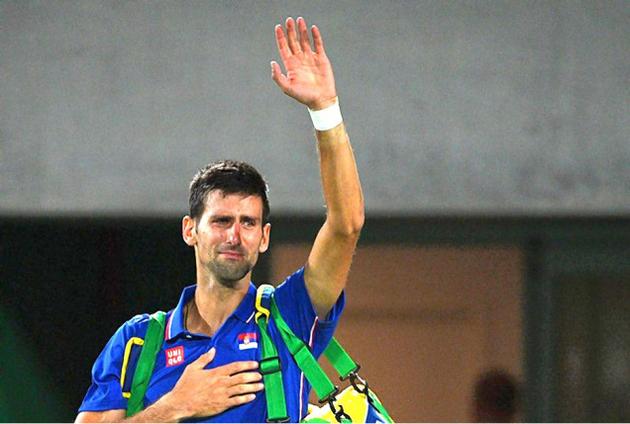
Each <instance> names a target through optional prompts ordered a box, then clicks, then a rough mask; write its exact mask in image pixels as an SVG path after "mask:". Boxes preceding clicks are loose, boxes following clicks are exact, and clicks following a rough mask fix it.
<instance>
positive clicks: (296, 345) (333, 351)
mask: <svg viewBox="0 0 630 424" xmlns="http://www.w3.org/2000/svg"><path fill="white" fill-rule="evenodd" d="M271 316H272V317H273V319H274V321H275V323H276V327H278V329H279V330H280V335H281V336H282V339H283V340H284V342H285V344H286V345H287V347H288V348H289V351H290V352H291V355H292V356H293V358H294V359H295V361H296V362H297V364H298V366H299V367H300V369H301V370H302V371H303V372H304V375H305V376H306V378H307V379H308V381H309V382H310V383H311V385H312V386H313V390H315V392H316V393H317V395H318V396H319V399H320V403H322V402H324V401H326V400H330V399H332V398H334V396H335V395H336V394H337V392H338V389H337V387H335V386H334V385H333V383H332V382H331V381H330V379H329V378H328V376H327V375H326V373H325V372H324V371H323V370H322V368H321V367H320V365H319V364H318V363H317V360H316V359H315V357H314V356H313V354H312V353H311V351H310V349H308V347H306V345H305V344H304V342H303V341H302V340H301V339H300V338H299V337H297V336H296V335H295V334H294V333H293V331H291V329H290V328H289V326H288V325H287V323H286V322H285V321H284V318H282V315H280V310H279V309H278V307H277V305H276V303H275V301H272V304H271ZM302 346H303V347H302ZM294 352H296V354H294ZM324 355H325V356H326V358H327V359H328V360H329V361H330V363H331V365H332V366H333V368H334V369H335V371H337V373H338V374H339V377H340V378H341V380H345V379H347V378H350V381H351V383H352V385H353V386H354V388H355V389H356V390H357V391H358V392H361V393H364V394H365V395H366V397H367V399H368V401H369V402H370V403H371V404H372V406H373V407H374V408H375V409H376V410H377V411H378V412H379V413H381V415H383V417H384V418H385V419H387V420H388V422H393V420H392V418H391V416H390V415H389V413H388V412H387V410H386V409H385V407H384V406H383V404H382V403H381V402H380V401H379V399H378V397H377V396H376V395H375V394H374V393H373V392H372V391H371V390H369V388H368V384H367V382H366V381H364V380H363V379H361V377H359V376H358V374H357V371H358V370H359V368H360V366H359V365H358V364H357V363H356V362H355V361H354V360H353V359H352V358H351V357H350V355H349V354H348V353H347V352H346V351H345V349H344V348H343V347H341V344H340V343H339V342H338V341H337V339H335V338H334V337H333V338H332V339H331V341H330V342H329V344H328V346H327V347H326V349H325V350H324ZM329 403H330V402H329ZM332 408H333V405H332V404H331V409H332ZM338 419H339V421H341V422H343V421H345V419H346V416H344V415H343V410H341V414H340V415H339V417H338Z"/></svg>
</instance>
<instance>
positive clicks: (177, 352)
mask: <svg viewBox="0 0 630 424" xmlns="http://www.w3.org/2000/svg"><path fill="white" fill-rule="evenodd" d="M165 354H166V366H167V367H173V366H175V365H179V364H181V363H183V362H184V346H175V347H172V348H170V349H166V352H165Z"/></svg>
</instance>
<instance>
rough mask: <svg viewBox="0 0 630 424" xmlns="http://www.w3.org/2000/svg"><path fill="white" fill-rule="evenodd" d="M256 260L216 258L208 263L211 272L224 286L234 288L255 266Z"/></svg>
mask: <svg viewBox="0 0 630 424" xmlns="http://www.w3.org/2000/svg"><path fill="white" fill-rule="evenodd" d="M254 264H255V260H254V261H250V260H249V259H247V258H244V259H243V260H242V261H228V260H221V259H219V258H215V259H214V260H213V261H211V262H210V263H209V264H208V267H209V269H210V272H211V273H212V274H213V275H214V276H215V278H216V280H217V282H219V283H220V284H221V285H222V286H224V287H227V288H230V289H233V288H236V286H237V285H238V282H239V281H241V280H242V279H243V277H245V276H246V275H247V274H248V273H249V272H250V271H251V270H252V269H253V268H254Z"/></svg>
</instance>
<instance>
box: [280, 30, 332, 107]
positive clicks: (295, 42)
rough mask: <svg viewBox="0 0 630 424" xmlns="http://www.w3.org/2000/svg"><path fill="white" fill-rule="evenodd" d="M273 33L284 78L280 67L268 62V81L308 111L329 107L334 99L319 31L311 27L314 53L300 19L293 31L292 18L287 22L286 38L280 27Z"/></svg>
mask: <svg viewBox="0 0 630 424" xmlns="http://www.w3.org/2000/svg"><path fill="white" fill-rule="evenodd" d="M275 32H276V43H277V45H278V52H279V53H280V58H281V59H282V63H283V65H284V68H285V70H286V75H285V74H283V73H282V70H281V69H280V65H279V64H278V63H277V62H275V61H272V62H271V78H272V79H273V80H274V81H275V82H276V84H278V86H279V87H280V88H281V89H282V91H283V92H284V93H285V94H287V95H288V96H290V97H293V98H294V99H295V100H297V101H298V102H300V103H303V104H305V105H306V106H308V107H309V108H310V109H312V110H319V109H323V108H325V107H327V106H330V105H331V104H333V103H334V102H335V98H336V97H337V91H336V89H335V78H334V75H333V70H332V66H331V64H330V61H329V60H328V57H327V56H326V52H325V51H324V41H323V40H322V36H321V34H320V32H319V29H318V28H317V27H316V26H315V25H313V26H312V28H311V33H312V35H313V47H314V49H315V50H313V49H311V41H310V39H309V35H308V29H307V28H306V21H305V20H304V18H297V29H296V22H295V21H294V20H293V18H288V19H287V20H286V34H285V31H284V29H283V28H282V25H276V28H275Z"/></svg>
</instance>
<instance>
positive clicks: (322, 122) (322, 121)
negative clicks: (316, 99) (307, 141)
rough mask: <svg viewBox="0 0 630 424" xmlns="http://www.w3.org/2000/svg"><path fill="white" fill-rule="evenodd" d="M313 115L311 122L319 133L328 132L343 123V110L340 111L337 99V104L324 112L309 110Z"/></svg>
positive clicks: (323, 110)
mask: <svg viewBox="0 0 630 424" xmlns="http://www.w3.org/2000/svg"><path fill="white" fill-rule="evenodd" d="M308 113H309V114H310V115H311V121H313V126H314V127H315V129H316V130H317V131H327V130H330V129H333V128H335V127H336V126H337V125H339V124H341V122H343V118H342V117H341V109H339V100H337V99H335V103H334V104H332V105H330V106H328V107H327V108H326V109H322V110H311V109H309V110H308Z"/></svg>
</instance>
